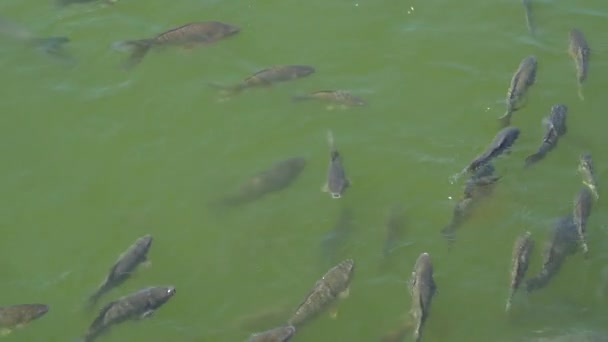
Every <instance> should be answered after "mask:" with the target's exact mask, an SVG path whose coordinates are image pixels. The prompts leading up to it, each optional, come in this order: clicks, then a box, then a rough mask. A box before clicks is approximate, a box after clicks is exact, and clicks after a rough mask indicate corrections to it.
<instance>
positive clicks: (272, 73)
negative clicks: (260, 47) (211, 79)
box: [212, 64, 315, 95]
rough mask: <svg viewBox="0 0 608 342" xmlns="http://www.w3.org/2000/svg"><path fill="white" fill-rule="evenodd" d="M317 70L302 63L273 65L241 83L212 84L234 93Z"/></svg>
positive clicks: (300, 76) (309, 73) (293, 78)
mask: <svg viewBox="0 0 608 342" xmlns="http://www.w3.org/2000/svg"><path fill="white" fill-rule="evenodd" d="M314 72H315V68H314V67H313V66H310V65H302V64H287V65H273V66H271V67H268V68H266V69H262V70H260V71H258V72H256V73H255V74H253V75H251V76H249V77H247V78H245V79H244V80H243V81H241V82H240V83H238V84H236V85H234V86H227V87H226V86H221V85H216V84H212V85H213V86H215V87H217V88H220V89H222V90H223V92H224V94H225V95H233V94H237V93H240V92H241V91H243V90H245V89H249V88H254V87H268V86H271V85H273V84H275V83H280V82H287V81H291V80H295V79H298V78H302V77H306V76H308V75H311V74H313V73H314Z"/></svg>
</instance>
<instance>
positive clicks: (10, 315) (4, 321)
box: [0, 304, 49, 335]
mask: <svg viewBox="0 0 608 342" xmlns="http://www.w3.org/2000/svg"><path fill="white" fill-rule="evenodd" d="M48 311H49V306H48V305H46V304H17V305H8V306H0V331H1V332H2V335H7V334H9V333H10V332H11V331H12V330H14V329H18V328H22V327H24V326H25V325H27V324H28V323H30V322H31V321H33V320H35V319H38V318H40V317H42V316H44V315H45V314H46V313H47V312H48Z"/></svg>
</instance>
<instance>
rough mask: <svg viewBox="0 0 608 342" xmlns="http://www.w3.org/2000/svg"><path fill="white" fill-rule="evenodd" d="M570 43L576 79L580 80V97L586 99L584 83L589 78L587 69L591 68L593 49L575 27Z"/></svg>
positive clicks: (569, 50)
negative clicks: (590, 60) (590, 59)
mask: <svg viewBox="0 0 608 342" xmlns="http://www.w3.org/2000/svg"><path fill="white" fill-rule="evenodd" d="M569 36H570V45H569V47H568V53H569V54H570V57H572V59H574V64H575V65H576V80H577V82H578V97H579V98H580V99H581V100H584V99H585V97H584V95H583V83H584V82H585V81H586V80H587V70H588V69H589V56H590V55H591V49H590V48H589V44H587V40H586V39H585V35H584V34H583V32H581V31H580V30H579V29H576V28H573V29H571V30H570V35H569Z"/></svg>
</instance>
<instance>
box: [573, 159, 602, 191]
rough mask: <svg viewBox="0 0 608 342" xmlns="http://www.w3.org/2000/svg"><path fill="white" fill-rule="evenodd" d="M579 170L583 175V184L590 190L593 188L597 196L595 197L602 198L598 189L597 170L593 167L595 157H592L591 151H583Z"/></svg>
mask: <svg viewBox="0 0 608 342" xmlns="http://www.w3.org/2000/svg"><path fill="white" fill-rule="evenodd" d="M578 172H579V173H580V174H581V176H582V177H583V184H584V185H586V186H587V187H589V190H591V192H592V193H593V196H595V199H596V200H598V199H599V198H600V195H599V193H598V191H597V180H596V178H595V171H594V169H593V159H592V158H591V153H589V152H583V153H581V155H580V157H579V164H578Z"/></svg>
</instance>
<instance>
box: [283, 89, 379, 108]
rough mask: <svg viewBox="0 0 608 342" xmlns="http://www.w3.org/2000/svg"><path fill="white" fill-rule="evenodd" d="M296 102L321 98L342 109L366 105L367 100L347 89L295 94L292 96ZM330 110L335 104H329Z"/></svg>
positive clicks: (320, 99)
mask: <svg viewBox="0 0 608 342" xmlns="http://www.w3.org/2000/svg"><path fill="white" fill-rule="evenodd" d="M292 100H293V101H295V102H299V101H307V100H319V101H325V102H330V103H335V104H338V105H340V108H341V109H346V108H347V107H356V106H365V105H367V101H365V100H364V99H363V98H361V97H359V96H356V95H353V94H351V93H350V92H348V91H346V90H319V91H315V92H312V93H310V94H304V95H295V96H293V97H292ZM327 109H328V110H332V109H334V107H333V105H329V106H327Z"/></svg>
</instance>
